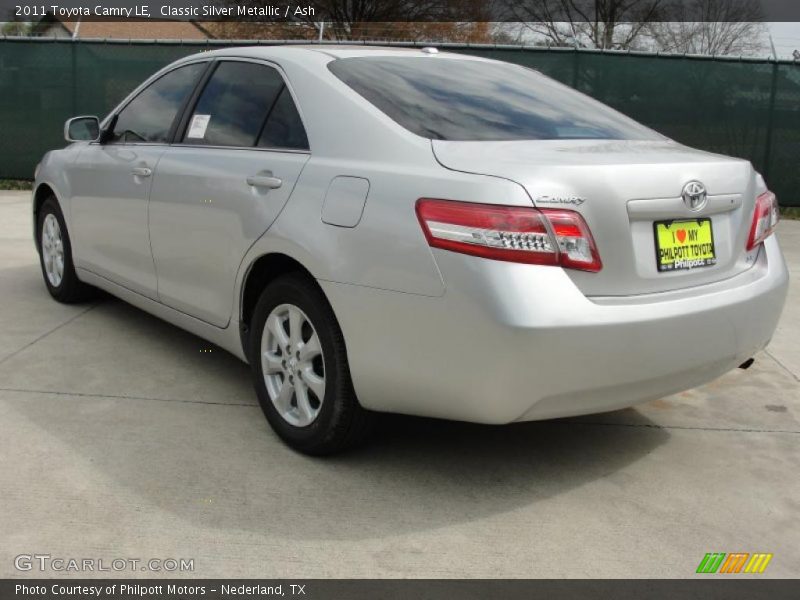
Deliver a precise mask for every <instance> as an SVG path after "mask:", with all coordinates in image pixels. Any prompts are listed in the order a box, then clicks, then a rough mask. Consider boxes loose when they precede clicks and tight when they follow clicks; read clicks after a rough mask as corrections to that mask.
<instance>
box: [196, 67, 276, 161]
mask: <svg viewBox="0 0 800 600" xmlns="http://www.w3.org/2000/svg"><path fill="white" fill-rule="evenodd" d="M283 87H284V85H283V78H282V77H281V75H280V73H278V72H277V71H276V70H275V69H273V68H271V67H267V66H263V65H256V64H253V63H246V62H223V63H221V64H220V65H219V66H218V67H217V69H216V71H214V74H213V75H212V76H211V79H209V81H208V84H207V85H206V87H205V89H204V90H203V93H202V94H201V95H200V99H199V100H198V101H197V106H195V109H194V113H193V114H192V117H191V119H189V126H188V128H187V129H186V134H185V135H184V138H183V141H184V143H187V144H207V145H209V146H238V147H244V148H249V147H252V146H255V143H256V140H258V136H259V135H260V133H261V130H262V129H263V127H264V123H265V122H266V120H267V117H268V115H269V113H270V110H271V109H272V107H273V105H274V104H275V100H277V98H278V96H279V95H280V93H281V90H282V89H283Z"/></svg>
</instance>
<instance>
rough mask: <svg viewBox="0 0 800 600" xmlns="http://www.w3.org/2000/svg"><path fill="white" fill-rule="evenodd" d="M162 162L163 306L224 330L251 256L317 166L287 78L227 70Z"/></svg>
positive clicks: (239, 67)
mask: <svg viewBox="0 0 800 600" xmlns="http://www.w3.org/2000/svg"><path fill="white" fill-rule="evenodd" d="M178 136H179V137H178V139H176V143H175V144H173V145H172V146H171V147H170V148H169V149H168V150H167V151H166V152H165V153H164V155H163V156H162V157H161V160H160V161H159V164H158V168H157V169H156V173H155V178H154V182H153V189H152V192H151V196H150V209H149V223H150V241H151V245H152V252H153V260H154V262H155V266H156V273H157V275H158V297H159V300H160V301H161V302H162V303H164V304H166V305H168V306H171V307H173V308H176V309H178V310H180V311H182V312H185V313H187V314H190V315H192V316H194V317H197V318H198V319H201V320H203V321H206V322H208V323H211V324H212V325H215V326H218V327H225V326H226V325H227V324H228V322H229V320H230V318H231V312H232V305H233V298H234V293H233V288H234V282H235V279H236V273H237V270H238V268H239V265H240V264H241V261H242V258H243V257H244V255H245V252H246V251H247V249H248V248H249V247H250V246H251V245H252V244H253V242H255V241H256V240H257V239H258V238H259V237H261V235H263V234H264V232H265V231H266V230H267V229H268V228H269V226H270V225H271V224H272V222H273V221H274V220H275V218H276V217H277V216H278V213H279V212H280V211H281V209H282V208H283V206H284V204H285V203H286V201H287V200H288V198H289V195H290V194H291V192H292V189H293V188H294V185H295V183H296V181H297V179H298V177H299V175H300V172H301V171H302V169H303V166H304V165H305V163H306V162H307V161H308V158H309V156H310V154H309V147H308V140H307V137H306V133H305V129H304V128H303V123H302V121H301V118H300V115H299V113H298V110H297V107H296V105H295V102H294V99H293V97H292V94H291V91H290V90H289V88H288V87H287V85H286V83H285V81H284V78H283V76H282V74H281V73H280V72H279V71H278V70H277V69H276V68H275V67H272V66H270V65H267V64H265V63H258V62H251V61H246V60H236V59H231V60H221V61H219V62H218V63H217V64H216V66H215V69H214V71H213V73H212V74H211V75H210V77H209V78H208V80H207V83H206V85H205V87H204V89H203V90H202V91H201V92H199V93H198V94H197V98H196V100H195V101H194V103H193V106H192V107H191V109H190V110H189V111H187V113H186V117H185V118H184V124H183V126H182V128H181V130H179V132H178Z"/></svg>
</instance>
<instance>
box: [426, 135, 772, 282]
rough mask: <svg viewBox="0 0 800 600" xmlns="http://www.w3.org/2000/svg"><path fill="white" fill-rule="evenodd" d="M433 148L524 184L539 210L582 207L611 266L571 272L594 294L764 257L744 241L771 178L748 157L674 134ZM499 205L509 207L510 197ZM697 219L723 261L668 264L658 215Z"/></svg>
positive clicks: (719, 270) (713, 273)
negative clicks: (704, 221)
mask: <svg viewBox="0 0 800 600" xmlns="http://www.w3.org/2000/svg"><path fill="white" fill-rule="evenodd" d="M432 145H433V152H434V154H435V156H436V159H437V160H438V161H439V163H440V164H441V165H442V166H444V167H446V168H448V169H451V170H455V171H463V172H468V173H476V174H481V175H492V176H496V177H502V178H505V179H509V180H512V181H515V182H517V183H519V184H520V185H522V186H523V187H524V188H525V189H526V190H527V192H528V194H529V195H530V197H531V199H532V200H533V204H534V205H535V206H536V207H538V208H562V209H569V210H575V211H577V212H579V213H581V215H582V216H583V217H584V219H585V220H586V222H587V223H588V225H589V227H590V229H591V231H592V235H593V236H594V239H595V242H596V244H597V247H598V250H599V253H600V257H601V259H602V261H603V269H602V270H601V271H600V272H599V273H586V272H582V271H575V270H571V269H568V270H567V271H566V272H567V273H568V274H569V276H570V277H571V278H572V280H573V281H574V282H575V284H576V285H577V286H578V287H579V288H580V289H581V291H582V292H583V293H584V294H585V295H587V296H627V295H636V294H648V293H656V292H663V291H668V290H675V289H681V288H686V287H692V286H697V285H703V284H707V283H712V282H714V281H719V280H722V279H726V278H728V277H731V276H733V275H735V274H737V273H739V272H742V271H744V270H746V269H747V268H749V267H750V266H751V265H752V264H753V263H754V260H755V256H756V255H757V250H754V251H753V252H751V253H749V254H748V253H747V252H746V251H745V245H746V242H747V236H748V233H749V229H750V224H751V220H752V214H753V208H754V203H755V197H756V195H757V193H760V192H761V191H763V190H762V189H761V188H763V182H762V181H761V178H760V176H758V175H757V174H756V173H755V171H754V170H753V168H752V166H751V165H750V163H749V162H747V161H745V160H741V159H735V158H729V157H726V156H721V155H717V154H711V153H708V152H703V151H700V150H694V149H692V148H687V147H685V146H682V145H680V144H678V143H675V142H672V141H668V140H665V141H616V140H567V141H561V140H543V141H503V142H449V141H440V140H434V141H433V142H432ZM690 182H701V183H702V184H703V185H704V186H705V189H706V190H707V201H706V204H705V206H704V207H703V208H702V209H700V210H696V211H694V210H691V209H690V208H689V207H688V206H687V205H686V203H685V202H684V200H683V198H682V194H683V191H684V188H685V187H686V186H687V184H688V183H690ZM461 200H469V199H468V198H461ZM497 203H498V204H503V200H502V198H498V199H497ZM698 218H709V219H711V227H712V231H713V240H714V249H715V254H716V263H715V264H713V265H710V266H704V267H696V268H693V269H690V270H675V271H667V272H664V271H659V270H658V267H657V261H656V245H655V234H654V225H653V224H654V222H656V221H669V220H691V219H698ZM678 227H680V226H679V225H676V228H678ZM684 239H685V238H684Z"/></svg>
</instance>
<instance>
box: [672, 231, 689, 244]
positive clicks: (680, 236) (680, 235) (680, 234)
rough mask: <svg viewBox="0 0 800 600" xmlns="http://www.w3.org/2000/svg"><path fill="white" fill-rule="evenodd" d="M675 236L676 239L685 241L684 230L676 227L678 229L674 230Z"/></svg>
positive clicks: (681, 241)
mask: <svg viewBox="0 0 800 600" xmlns="http://www.w3.org/2000/svg"><path fill="white" fill-rule="evenodd" d="M675 237H677V238H678V241H679V242H680V243H681V244H682V243H683V242H685V241H686V230H685V229H678V231H676V232H675Z"/></svg>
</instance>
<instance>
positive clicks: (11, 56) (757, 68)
mask: <svg viewBox="0 0 800 600" xmlns="http://www.w3.org/2000/svg"><path fill="white" fill-rule="evenodd" d="M241 43H242V42H238V44H241ZM221 45H225V44H224V43H223V44H220V43H219V42H217V41H214V42H208V43H203V42H201V43H172V42H146V43H142V42H131V43H119V42H104V41H71V40H54V39H30V38H16V39H15V38H5V39H0V139H2V142H1V143H0V178H15V179H30V178H32V177H33V169H34V166H35V165H36V162H37V161H38V160H39V159H40V158H41V156H42V154H43V153H44V152H45V151H46V150H48V149H51V148H57V147H61V146H63V145H64V142H63V138H62V130H63V124H64V121H65V120H66V119H67V118H69V117H70V116H75V115H81V114H97V115H104V114H105V113H106V112H108V111H109V110H110V109H111V108H112V107H113V106H114V105H115V104H116V103H117V102H119V101H120V100H121V99H122V98H123V97H124V96H125V95H126V94H127V93H128V92H129V91H130V90H131V89H133V87H135V86H136V85H137V84H138V83H140V82H141V81H142V80H143V79H144V78H146V77H147V76H148V75H150V74H151V73H153V72H154V71H156V70H157V69H159V68H160V67H162V66H164V65H166V64H167V63H169V62H171V61H173V60H175V59H177V58H180V57H181V56H185V55H187V54H191V53H193V52H198V51H201V50H205V49H208V48H212V47H219V46H221ZM447 50H449V51H455V52H465V53H469V54H476V55H480V56H486V57H490V58H497V59H500V60H505V61H509V62H515V63H519V64H523V65H527V66H531V67H534V68H536V69H539V70H540V71H542V72H543V73H545V74H547V75H549V76H551V77H554V78H555V79H558V80H560V81H562V82H564V83H566V84H568V85H571V86H573V87H575V88H577V89H578V90H580V91H582V92H585V93H587V94H589V95H591V96H594V97H595V98H597V99H599V100H601V101H603V102H605V103H607V104H609V105H611V106H613V107H614V108H616V109H618V110H620V111H622V112H623V113H625V114H627V115H630V116H631V117H633V118H634V119H636V120H638V121H640V122H642V123H645V124H646V125H649V126H650V127H652V128H653V129H656V130H657V131H660V132H661V133H663V134H665V135H667V136H669V137H671V138H674V139H676V140H678V141H680V142H682V143H684V144H687V145H689V146H694V147H697V148H702V149H705V150H710V151H712V152H720V153H723V154H730V155H733V156H740V157H743V158H747V159H748V160H750V161H752V162H753V164H754V165H756V167H757V168H758V169H759V170H760V171H761V172H762V173H763V174H764V176H765V177H766V178H767V180H768V182H769V184H770V187H771V188H772V189H774V190H775V192H776V193H777V194H778V197H779V198H780V200H781V203H782V204H783V205H786V206H800V193H798V192H797V190H800V164H798V158H799V157H800V63H793V62H789V61H774V60H749V59H746V60H730V59H714V58H707V57H703V58H700V57H682V56H655V55H651V54H633V53H631V54H624V53H612V52H593V51H578V50H563V49H558V50H556V49H550V50H547V49H531V48H524V49H523V48H494V47H480V46H471V47H470V46H447Z"/></svg>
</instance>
